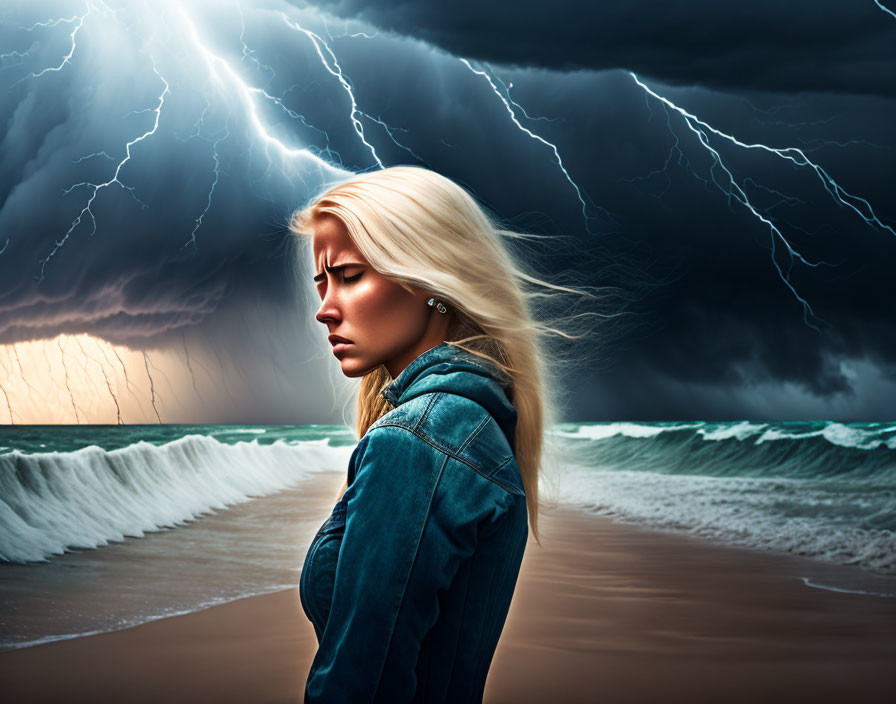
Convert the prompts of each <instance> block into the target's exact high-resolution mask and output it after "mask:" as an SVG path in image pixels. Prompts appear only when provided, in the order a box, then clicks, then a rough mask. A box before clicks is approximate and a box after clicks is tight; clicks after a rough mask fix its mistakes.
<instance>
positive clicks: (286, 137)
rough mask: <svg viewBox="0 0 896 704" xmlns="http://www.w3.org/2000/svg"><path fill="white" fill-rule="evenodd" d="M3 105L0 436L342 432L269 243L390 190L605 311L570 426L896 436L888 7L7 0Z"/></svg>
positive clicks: (347, 386) (333, 398)
mask: <svg viewBox="0 0 896 704" xmlns="http://www.w3.org/2000/svg"><path fill="white" fill-rule="evenodd" d="M891 7H893V8H894V9H896V3H894V4H893V5H892V6H891ZM0 95H2V98H0V124H2V128H0V164H2V170H0V203H2V205H0V378H2V380H3V384H2V389H0V391H2V392H3V393H2V394H0V422H8V420H13V421H15V422H34V423H36V422H75V421H76V420H78V421H80V422H85V421H89V422H115V421H116V411H115V410H114V408H117V409H118V410H117V418H118V419H119V420H123V422H157V421H158V420H161V421H163V422H234V423H287V424H289V423H313V422H344V420H345V414H346V403H347V402H348V399H350V397H351V391H352V388H353V387H352V384H351V383H350V382H346V381H345V380H344V379H342V378H341V375H340V374H339V373H338V367H337V365H336V362H335V360H334V359H333V358H332V357H331V355H330V353H329V351H328V348H327V344H326V340H325V337H324V333H325V332H326V331H325V330H324V328H323V326H320V325H319V324H317V323H316V322H315V321H314V320H313V312H314V310H315V309H316V305H315V303H316V302H315V300H314V295H315V294H314V289H313V287H312V285H311V284H310V282H309V281H308V280H307V278H308V276H307V275H308V269H307V268H306V265H308V262H307V261H306V260H304V259H303V258H302V252H301V250H300V249H299V248H298V247H297V246H296V243H295V242H294V241H292V239H291V238H290V236H289V235H288V234H287V231H286V222H287V220H288V217H289V215H290V213H291V212H292V211H293V210H294V209H295V208H297V207H299V206H300V205H301V204H302V203H303V202H304V201H305V200H306V199H307V198H308V197H309V196H310V195H311V194H313V193H314V192H316V191H317V190H318V189H319V188H321V187H322V186H323V185H325V184H327V183H330V182H334V181H335V180H338V179H340V178H344V177H346V176H348V175H349V174H350V173H352V172H359V171H367V170H372V169H377V168H380V167H381V166H390V165H395V164H418V165H423V166H427V167H429V168H432V169H435V170H437V171H439V172H440V173H443V174H445V175H447V176H449V177H451V178H453V179H455V180H457V181H458V182H459V183H461V184H463V185H464V186H465V187H467V188H468V189H469V190H470V191H471V192H472V193H473V194H474V195H476V197H477V198H479V200H480V201H481V202H482V203H484V204H485V205H487V206H488V207H489V208H490V209H491V210H492V211H493V212H495V213H496V214H497V215H499V216H500V217H501V218H502V219H503V220H504V221H505V222H506V223H507V224H508V226H510V227H513V228H516V229H520V230H524V231H527V232H532V233H536V234H540V235H545V236H550V237H551V239H545V240H538V241H536V242H534V243H530V244H528V245H527V247H526V249H525V251H523V250H520V251H519V252H518V253H519V254H520V255H521V256H524V257H526V258H527V259H528V260H529V261H531V262H532V265H533V266H534V267H535V268H536V269H537V270H538V271H539V272H540V273H541V274H542V275H543V276H544V277H545V278H547V279H549V280H553V281H557V282H561V283H570V284H574V285H580V286H585V287H595V289H596V290H599V291H602V292H603V294H602V298H601V303H600V306H599V307H598V306H597V305H595V307H594V312H600V313H601V314H604V315H611V316H613V317H607V318H602V320H604V321H605V322H604V323H602V324H601V325H598V326H597V327H596V328H595V329H594V330H593V331H592V333H591V337H590V338H588V339H587V340H585V341H583V342H579V343H575V344H572V345H567V346H565V347H562V348H558V353H559V354H561V356H562V359H563V360H564V361H563V364H564V366H563V375H562V379H563V383H562V385H561V386H562V388H558V389H554V390H553V391H554V392H556V393H557V394H558V395H559V396H560V398H561V399H562V401H563V404H564V408H565V419H567V420H677V419H695V418H696V419H719V420H730V419H741V418H749V419H785V420H786V419H837V420H847V421H848V420H893V419H894V417H896V325H894V314H893V312H892V302H893V300H894V294H896V284H894V276H893V273H892V272H893V265H894V263H896V201H894V197H893V190H894V184H896V131H894V129H893V125H894V124H896V15H894V14H893V12H892V11H891V10H889V9H888V5H887V3H885V2H884V3H878V2H875V1H874V0H867V2H866V1H865V0H861V1H856V2H845V1H843V0H841V1H840V2H832V1H822V2H809V1H808V0H800V1H798V2H788V3H782V2H770V1H766V0H761V1H757V2H752V3H748V4H745V3H738V4H734V3H717V2H709V1H708V0H700V1H696V0H694V1H691V2H680V3H661V2H654V1H646V0H633V1H632V2H627V3H621V2H620V3H592V2H559V3H531V2H514V3H509V2H492V3H474V2H470V1H467V0H464V1H462V2H455V3H436V2H413V3H409V2H383V1H380V2H361V1H350V0H345V1H341V2H319V3H289V2H285V1H282V0H270V1H264V2H248V1H247V2H243V3H236V2H201V1H199V0H195V1H192V2H174V1H173V0H172V2H152V3H150V2H115V1H114V0H107V1H106V2H101V1H100V0H81V1H80V2H13V3H4V8H3V10H2V11H0ZM569 306H570V308H569V310H576V311H579V312H581V311H583V310H587V305H586V306H584V307H583V306H582V304H581V302H578V303H576V302H570V303H569ZM558 312H559V311H558ZM614 314H615V315H614ZM85 341H87V342H85ZM91 350H92V351H91ZM113 352H114V353H117V354H118V355H119V360H117V361H116V360H114V359H113ZM53 355H56V356H55V357H54V356H53ZM112 362H115V364H114V365H113V364H112ZM128 365H130V367H131V368H130V369H128ZM153 371H155V372H156V375H157V377H158V378H155V379H152V378H151V377H152V374H153ZM101 372H102V374H101ZM128 372H129V373H128ZM126 374H127V378H125V376H126ZM140 375H143V376H145V377H146V383H145V384H144V383H143V382H141V381H140V379H139V378H138V377H139V376H140ZM124 397H130V400H129V401H128V404H129V405H126V404H125V398H124ZM113 400H114V406H113V405H112V402H113ZM104 404H105V405H104ZM56 406H59V408H58V409H57V408H56ZM79 411H80V413H79ZM110 413H111V414H112V415H111V419H110V416H109V414H110ZM66 414H69V415H70V416H71V417H69V416H67V415H66Z"/></svg>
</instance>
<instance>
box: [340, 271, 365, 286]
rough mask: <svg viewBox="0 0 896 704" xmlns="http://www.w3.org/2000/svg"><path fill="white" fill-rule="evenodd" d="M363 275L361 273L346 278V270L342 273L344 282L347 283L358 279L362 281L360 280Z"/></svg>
mask: <svg viewBox="0 0 896 704" xmlns="http://www.w3.org/2000/svg"><path fill="white" fill-rule="evenodd" d="M363 273H364V272H363V271H361V272H359V273H357V274H355V275H354V276H346V275H345V270H344V269H343V271H342V280H343V281H344V282H345V283H351V282H352V281H357V280H358V279H360V278H361V275H362V274H363Z"/></svg>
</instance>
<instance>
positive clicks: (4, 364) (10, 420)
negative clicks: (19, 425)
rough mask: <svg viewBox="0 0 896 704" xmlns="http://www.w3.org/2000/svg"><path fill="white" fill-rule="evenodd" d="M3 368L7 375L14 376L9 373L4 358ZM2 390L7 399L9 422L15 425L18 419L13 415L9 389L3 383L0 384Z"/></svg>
mask: <svg viewBox="0 0 896 704" xmlns="http://www.w3.org/2000/svg"><path fill="white" fill-rule="evenodd" d="M3 369H4V371H5V372H6V375H7V377H11V376H12V375H11V374H10V373H9V370H8V369H7V368H6V361H5V360H4V362H3ZM0 391H2V392H3V396H4V398H5V399H6V408H7V410H8V411H9V424H10V425H15V424H16V419H15V418H13V415H12V402H11V401H10V400H9V393H7V391H6V387H5V386H3V384H0Z"/></svg>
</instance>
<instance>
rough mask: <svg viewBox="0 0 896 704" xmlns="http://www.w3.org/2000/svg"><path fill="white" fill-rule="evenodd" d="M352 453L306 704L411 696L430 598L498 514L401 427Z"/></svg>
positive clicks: (489, 490)
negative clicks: (338, 544) (342, 524)
mask: <svg viewBox="0 0 896 704" xmlns="http://www.w3.org/2000/svg"><path fill="white" fill-rule="evenodd" d="M357 450H358V451H357V453H356V455H355V457H354V462H353V463H352V464H351V465H350V467H349V486H348V488H347V489H346V492H345V496H344V497H343V498H344V500H346V502H347V503H346V524H345V533H344V536H343V540H342V546H341V548H340V552H339V558H338V561H337V565H336V575H335V583H334V588H333V600H332V605H331V607H330V614H329V617H328V619H327V624H326V627H325V629H324V631H323V634H322V636H321V640H320V644H319V648H318V651H317V654H316V655H315V657H314V661H313V662H312V664H311V670H310V672H309V675H308V681H307V683H306V686H305V701H306V702H310V703H311V704H323V703H327V704H329V703H332V702H374V701H375V702H390V703H394V704H401V703H402V702H408V701H410V700H411V699H412V698H413V696H414V692H415V690H416V686H417V682H416V675H415V668H416V664H417V657H418V654H419V650H420V644H421V642H422V640H423V638H424V637H425V635H426V633H427V632H428V631H429V630H430V628H432V626H433V624H434V623H435V622H436V619H437V617H438V613H439V603H438V598H439V591H440V590H443V589H447V588H448V587H449V586H450V584H451V582H452V580H453V578H454V576H455V574H456V573H457V571H458V569H459V567H460V564H461V561H462V560H463V559H464V558H465V557H467V556H469V555H471V554H472V553H473V550H474V549H475V547H476V541H477V531H478V526H479V525H480V524H481V522H482V521H484V520H488V519H490V518H491V519H494V518H495V516H496V514H497V513H498V512H499V511H500V507H499V506H498V503H499V501H498V498H497V497H498V494H496V493H495V492H494V485H493V484H492V483H491V482H490V481H488V480H487V479H484V478H483V477H481V476H479V475H478V474H476V472H475V470H473V469H472V468H469V467H465V466H459V463H458V462H457V461H455V460H451V459H450V458H449V456H448V455H446V454H445V453H443V452H441V451H439V450H437V449H436V448H434V447H433V446H431V445H430V444H428V443H427V442H426V441H425V440H423V439H422V438H420V437H418V436H417V435H415V434H414V433H413V432H411V431H410V430H407V429H405V428H399V427H394V426H382V427H377V428H374V429H372V430H370V431H369V432H368V433H367V434H366V435H365V436H364V437H363V438H362V439H361V441H360V442H359V445H358V448H357ZM459 470H464V471H459ZM353 474H354V476H352V475H353Z"/></svg>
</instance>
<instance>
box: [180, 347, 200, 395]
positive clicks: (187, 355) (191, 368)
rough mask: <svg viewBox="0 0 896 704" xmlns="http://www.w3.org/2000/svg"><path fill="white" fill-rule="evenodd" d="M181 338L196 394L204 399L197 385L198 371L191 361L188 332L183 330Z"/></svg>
mask: <svg viewBox="0 0 896 704" xmlns="http://www.w3.org/2000/svg"><path fill="white" fill-rule="evenodd" d="M180 339H181V342H182V343H183V346H184V356H185V357H186V358H187V369H188V370H189V371H190V379H192V380H193V390H194V391H195V392H196V395H197V396H198V397H199V398H200V399H202V394H200V393H199V387H198V386H197V385H196V373H195V372H194V371H193V365H192V364H191V363H190V350H189V349H187V335H186V333H184V332H181V334H180Z"/></svg>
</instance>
